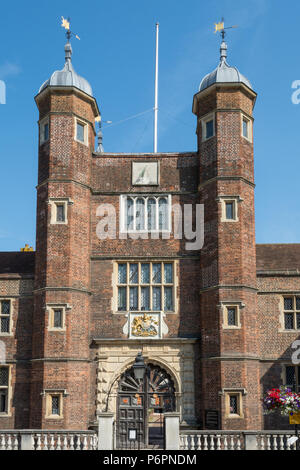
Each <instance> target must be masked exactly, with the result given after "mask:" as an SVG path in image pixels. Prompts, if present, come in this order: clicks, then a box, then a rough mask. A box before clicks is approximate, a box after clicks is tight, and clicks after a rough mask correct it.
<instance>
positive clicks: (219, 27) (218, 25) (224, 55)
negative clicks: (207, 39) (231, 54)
mask: <svg viewBox="0 0 300 470" xmlns="http://www.w3.org/2000/svg"><path fill="white" fill-rule="evenodd" d="M233 28H237V25H235V26H227V27H226V28H225V27H224V18H222V20H221V21H220V22H219V23H215V33H217V32H218V31H220V33H221V37H222V43H221V48H220V55H221V57H220V60H221V62H226V58H227V44H226V42H225V34H226V31H225V30H226V29H233Z"/></svg>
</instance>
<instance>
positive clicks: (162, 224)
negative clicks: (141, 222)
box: [158, 198, 169, 230]
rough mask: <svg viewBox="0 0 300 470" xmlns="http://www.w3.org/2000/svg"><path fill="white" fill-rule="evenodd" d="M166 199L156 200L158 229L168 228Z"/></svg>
mask: <svg viewBox="0 0 300 470" xmlns="http://www.w3.org/2000/svg"><path fill="white" fill-rule="evenodd" d="M168 212H169V211H168V201H167V199H166V198H160V199H159V202H158V214H159V216H158V223H159V230H168V225H169V223H168V218H169V217H168V216H169V214H168Z"/></svg>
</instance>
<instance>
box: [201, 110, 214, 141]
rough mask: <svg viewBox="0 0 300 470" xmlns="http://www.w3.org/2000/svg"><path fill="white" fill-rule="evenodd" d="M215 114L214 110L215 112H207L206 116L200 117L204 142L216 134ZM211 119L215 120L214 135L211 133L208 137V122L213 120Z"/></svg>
mask: <svg viewBox="0 0 300 470" xmlns="http://www.w3.org/2000/svg"><path fill="white" fill-rule="evenodd" d="M215 114H216V113H215V111H213V112H210V113H208V114H206V115H205V116H203V117H202V118H201V119H200V122H201V130H202V133H201V140H202V142H207V141H208V140H210V139H212V138H213V137H215V135H216V121H215ZM211 120H212V121H213V135H211V136H210V137H206V123H207V122H209V121H211Z"/></svg>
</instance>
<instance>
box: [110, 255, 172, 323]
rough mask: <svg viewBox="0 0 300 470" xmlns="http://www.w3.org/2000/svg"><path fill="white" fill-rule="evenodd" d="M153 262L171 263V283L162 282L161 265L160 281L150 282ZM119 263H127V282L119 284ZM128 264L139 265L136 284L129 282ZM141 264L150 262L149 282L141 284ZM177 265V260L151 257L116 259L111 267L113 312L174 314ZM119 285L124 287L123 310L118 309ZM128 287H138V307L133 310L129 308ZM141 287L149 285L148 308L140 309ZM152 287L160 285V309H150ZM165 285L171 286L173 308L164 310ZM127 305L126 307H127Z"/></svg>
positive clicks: (122, 313) (162, 272)
mask: <svg viewBox="0 0 300 470" xmlns="http://www.w3.org/2000/svg"><path fill="white" fill-rule="evenodd" d="M155 263H162V264H163V265H164V264H172V265H173V282H172V283H165V282H164V267H163V266H162V270H161V276H162V278H161V281H162V282H161V283H157V284H154V283H153V282H152V266H153V264H155ZM119 264H127V280H128V282H127V283H126V284H119V282H118V266H119ZM130 264H138V265H139V271H138V282H137V284H130V283H129V269H130ZM141 264H150V274H149V275H150V282H149V283H148V284H143V283H142V282H141ZM177 266H178V261H177V260H175V261H174V260H171V259H170V260H168V259H166V260H165V259H164V260H161V259H158V260H156V259H151V260H128V259H127V260H118V261H115V262H114V268H113V271H114V272H113V299H112V303H113V305H112V310H113V312H114V313H115V314H121V315H124V314H127V313H128V312H136V313H137V312H138V313H153V312H157V311H160V312H163V313H164V314H166V315H168V314H171V315H174V314H176V313H177V312H178V299H177V287H178V277H177ZM119 287H125V288H126V309H125V310H118V288H119ZM130 287H137V288H138V308H137V309H134V310H130V309H129V295H130V294H129V291H130ZM142 287H150V310H142V309H141V288H142ZM153 287H160V288H161V309H160V310H151V307H152V295H151V292H152V288H153ZM165 287H172V289H173V292H172V294H173V310H172V311H171V310H165V309H164V288H165ZM127 307H128V308H127Z"/></svg>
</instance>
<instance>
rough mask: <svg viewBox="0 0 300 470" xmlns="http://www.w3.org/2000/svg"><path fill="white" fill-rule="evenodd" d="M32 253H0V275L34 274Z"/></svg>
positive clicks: (33, 254) (33, 255) (33, 256)
mask: <svg viewBox="0 0 300 470" xmlns="http://www.w3.org/2000/svg"><path fill="white" fill-rule="evenodd" d="M34 259H35V252H34V251H27V252H26V251H25V252H21V251H2V252H0V274H34Z"/></svg>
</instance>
